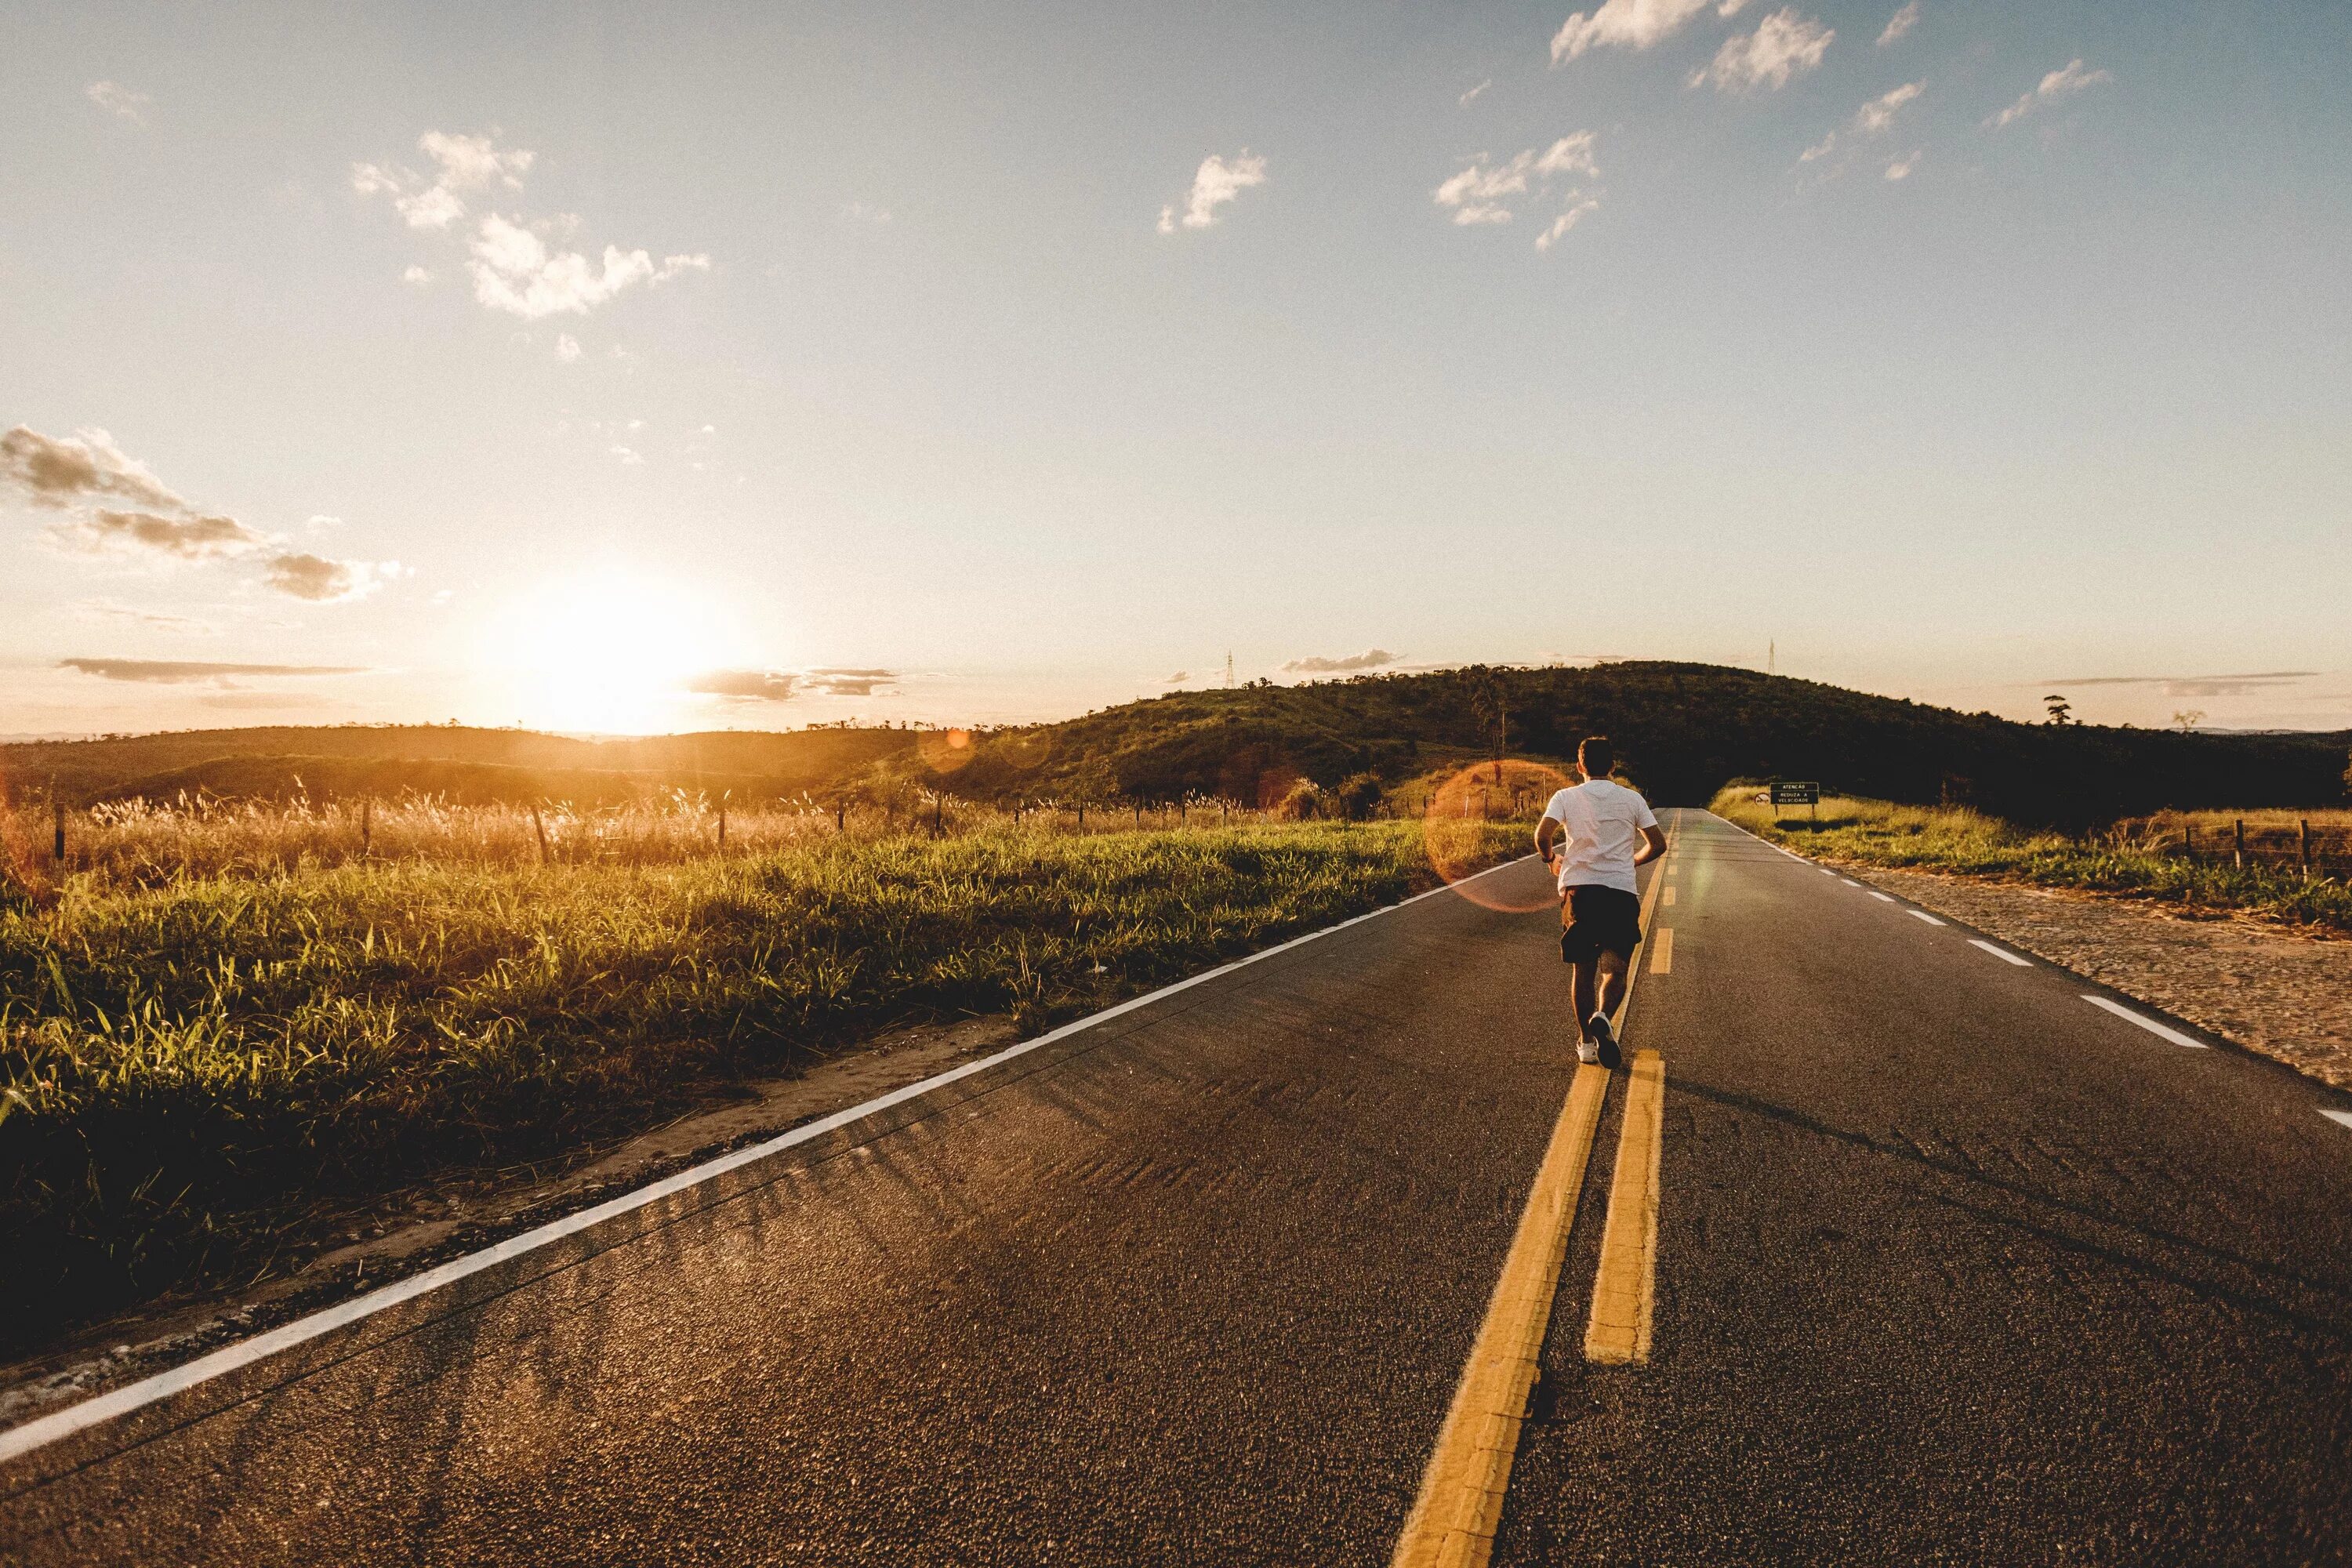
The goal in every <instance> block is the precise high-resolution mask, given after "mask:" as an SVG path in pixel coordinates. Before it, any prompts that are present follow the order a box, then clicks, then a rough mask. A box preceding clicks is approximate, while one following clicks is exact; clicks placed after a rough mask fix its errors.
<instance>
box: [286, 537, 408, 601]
mask: <svg viewBox="0 0 2352 1568" xmlns="http://www.w3.org/2000/svg"><path fill="white" fill-rule="evenodd" d="M399 574H400V563H399V562H397V561H330V560H328V559H327V558H326V557H325V556H323V555H312V554H310V552H307V551H300V550H289V551H287V552H284V553H283V554H279V555H273V556H271V557H270V558H269V560H268V562H267V563H265V564H264V566H263V568H262V581H263V582H264V583H266V584H268V585H269V586H270V587H272V588H274V589H276V590H277V591H278V593H281V594H285V595H290V596H291V597H293V598H297V599H307V600H309V601H310V603H312V604H314V605H327V604H333V603H336V602H338V601H340V600H344V599H363V598H365V597H367V595H370V594H373V593H374V592H375V591H376V590H377V589H378V588H380V587H382V586H383V584H386V583H388V582H390V581H392V579H393V578H394V577H396V576H398V575H399Z"/></svg>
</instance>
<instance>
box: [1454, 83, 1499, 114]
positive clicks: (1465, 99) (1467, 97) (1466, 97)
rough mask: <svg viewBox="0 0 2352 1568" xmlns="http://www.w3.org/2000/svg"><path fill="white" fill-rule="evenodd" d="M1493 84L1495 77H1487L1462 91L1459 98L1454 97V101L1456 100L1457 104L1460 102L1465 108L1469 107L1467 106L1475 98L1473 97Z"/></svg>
mask: <svg viewBox="0 0 2352 1568" xmlns="http://www.w3.org/2000/svg"><path fill="white" fill-rule="evenodd" d="M1494 85H1495V79H1494V78H1493V77H1488V78H1487V79H1486V80H1485V81H1482V82H1480V83H1479V84H1478V85H1477V86H1476V87H1474V88H1472V89H1470V90H1469V91H1468V92H1465V93H1464V94H1463V95H1462V96H1461V97H1460V98H1459V99H1456V100H1454V101H1455V102H1457V103H1459V104H1461V106H1462V107H1463V108H1465V109H1467V108H1469V107H1470V104H1471V101H1472V100H1474V99H1475V98H1476V97H1477V96H1478V95H1479V94H1480V93H1482V92H1484V91H1486V89H1488V88H1490V87H1492V86H1494Z"/></svg>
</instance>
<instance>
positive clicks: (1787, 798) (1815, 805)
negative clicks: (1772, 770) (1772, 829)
mask: <svg viewBox="0 0 2352 1568" xmlns="http://www.w3.org/2000/svg"><path fill="white" fill-rule="evenodd" d="M1784 805H1801V806H1807V807H1810V808H1811V816H1812V822H1813V826H1816V827H1818V826H1821V821H1822V786H1821V784H1820V783H1819V782H1818V781H1816V780H1811V779H1774V780H1773V781H1772V819H1773V820H1774V821H1775V822H1778V821H1779V820H1780V807H1782V806H1784Z"/></svg>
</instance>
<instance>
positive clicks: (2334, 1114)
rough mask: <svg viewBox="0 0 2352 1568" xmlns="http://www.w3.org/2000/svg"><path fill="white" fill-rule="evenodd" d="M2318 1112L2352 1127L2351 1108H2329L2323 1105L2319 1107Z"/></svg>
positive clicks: (2330, 1119)
mask: <svg viewBox="0 0 2352 1568" xmlns="http://www.w3.org/2000/svg"><path fill="white" fill-rule="evenodd" d="M2319 1114H2320V1115H2322V1116H2325V1117H2326V1118H2327V1120H2328V1121H2338V1122H2341V1123H2343V1124H2344V1125H2345V1126H2347V1127H2352V1110H2328V1109H2327V1107H2326V1106H2324V1105H2323V1106H2321V1107H2320V1108H2319Z"/></svg>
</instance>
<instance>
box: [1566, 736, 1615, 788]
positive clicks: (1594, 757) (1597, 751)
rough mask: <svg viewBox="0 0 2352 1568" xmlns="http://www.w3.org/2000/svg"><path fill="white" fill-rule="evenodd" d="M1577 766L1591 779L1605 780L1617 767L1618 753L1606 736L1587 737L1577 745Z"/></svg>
mask: <svg viewBox="0 0 2352 1568" xmlns="http://www.w3.org/2000/svg"><path fill="white" fill-rule="evenodd" d="M1576 765H1577V767H1578V769H1579V770H1580V771H1581V772H1582V773H1583V774H1584V776H1585V777H1586V778H1589V779H1605V778H1607V777H1608V776H1609V773H1610V770H1611V769H1612V768H1614V767H1615V766H1616V765H1617V752H1616V751H1615V750H1614V749H1613V748H1612V747H1611V745H1610V744H1609V737H1608V736H1606V735H1587V736H1586V737H1584V739H1583V740H1582V741H1580V742H1578V743H1577V747H1576Z"/></svg>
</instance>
